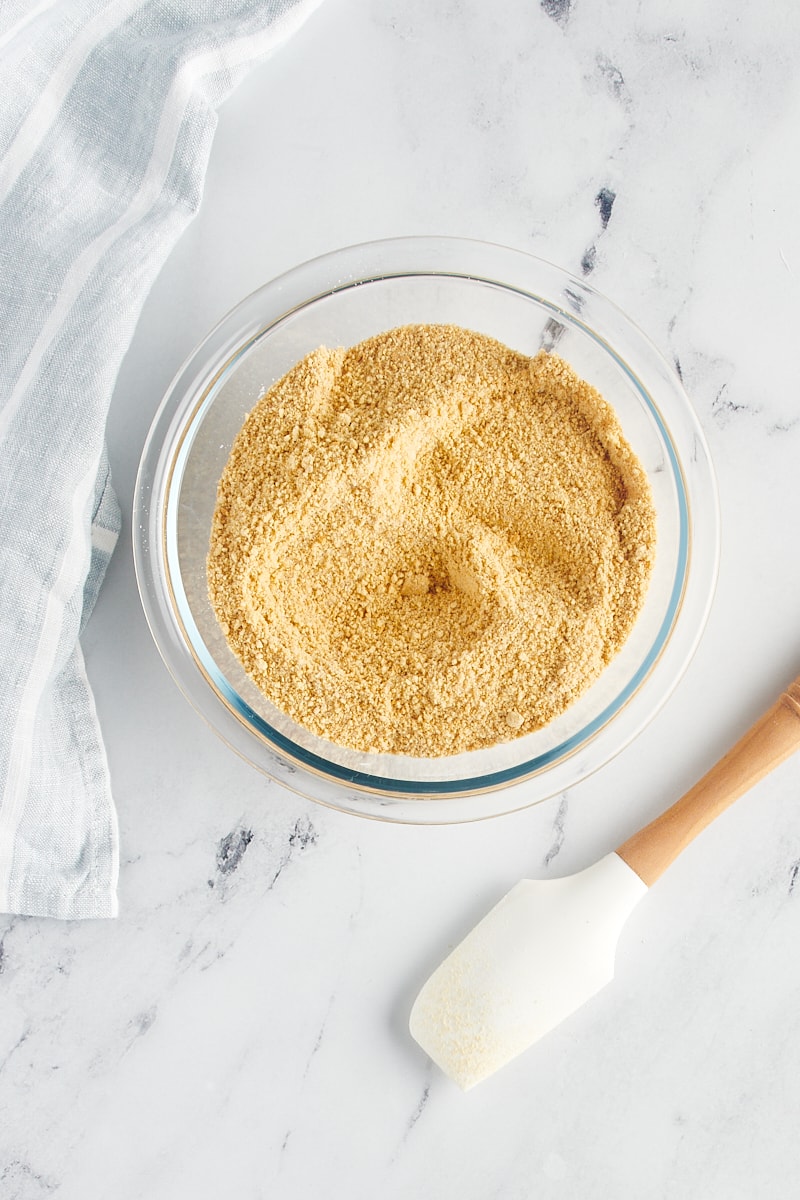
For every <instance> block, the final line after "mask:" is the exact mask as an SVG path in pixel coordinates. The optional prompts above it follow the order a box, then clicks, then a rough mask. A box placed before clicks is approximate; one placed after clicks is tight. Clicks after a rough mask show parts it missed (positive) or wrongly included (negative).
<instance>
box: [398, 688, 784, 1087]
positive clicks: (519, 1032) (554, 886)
mask: <svg viewBox="0 0 800 1200" xmlns="http://www.w3.org/2000/svg"><path fill="white" fill-rule="evenodd" d="M798 748H800V677H798V679H796V680H795V681H794V683H793V684H791V686H790V687H789V688H787V690H786V691H785V692H784V693H783V694H782V695H781V696H780V697H779V699H778V700H777V701H776V702H775V704H773V706H772V707H771V708H770V709H769V711H768V712H766V713H765V714H764V716H763V717H761V719H760V720H759V721H758V722H757V723H756V724H755V725H754V726H753V727H752V729H750V731H749V732H748V733H746V734H745V735H744V737H743V738H742V739H741V740H740V741H739V742H737V744H736V745H735V746H734V747H733V749H732V750H730V751H729V752H728V753H727V754H726V755H725V757H724V758H722V759H721V760H720V761H719V762H718V763H717V764H716V766H714V767H712V769H711V770H710V771H709V772H708V774H707V775H705V776H704V777H703V779H701V780H700V782H699V783H697V784H695V786H694V787H693V788H692V789H691V790H690V791H688V792H687V793H686V795H685V796H683V797H682V799H680V800H679V801H678V802H677V804H673V806H672V807H671V808H669V809H667V811H666V812H665V813H663V814H662V816H660V817H657V818H656V820H654V821H653V822H651V824H650V825H648V826H647V827H646V828H644V829H642V830H641V831H640V832H639V833H636V834H634V836H633V837H631V838H629V839H628V841H627V842H624V843H623V844H622V845H621V846H620V847H619V848H618V849H617V850H616V851H615V852H613V853H611V854H607V855H606V856H605V858H601V859H600V861H599V862H597V863H595V864H594V865H593V866H591V867H588V868H587V869H586V870H585V871H581V872H579V873H578V874H576V875H570V876H568V877H566V878H563V879H548V880H529V879H525V880H522V882H520V883H518V884H517V886H516V887H514V888H512V890H511V891H510V892H509V893H508V895H507V896H505V897H504V898H503V899H502V900H501V901H500V903H499V904H497V905H496V906H495V907H494V908H493V909H492V910H491V912H490V913H489V914H488V915H487V916H486V917H484V919H483V920H482V921H481V922H480V924H478V925H477V926H476V927H475V928H474V929H473V930H472V932H471V933H470V934H468V935H467V937H466V938H465V939H464V941H463V942H461V944H460V945H459V946H457V947H456V949H455V950H454V951H453V952H452V954H450V956H449V957H448V958H447V959H445V961H444V962H443V963H442V965H441V966H440V967H439V968H438V969H437V970H436V971H435V972H434V973H433V975H432V976H431V977H430V979H429V980H428V982H427V983H426V984H425V986H424V987H423V988H422V991H421V992H420V994H419V996H418V997H417V1000H416V1002H415V1004H414V1007H413V1009H412V1011H411V1019H410V1028H411V1034H412V1036H413V1037H414V1038H415V1039H416V1041H417V1042H419V1044H420V1046H422V1048H423V1049H424V1050H425V1051H426V1052H427V1053H428V1054H429V1055H430V1057H431V1058H432V1059H433V1061H434V1062H435V1063H437V1064H438V1066H439V1067H441V1068H442V1070H443V1071H444V1072H445V1073H446V1074H447V1075H449V1076H450V1077H451V1078H452V1079H454V1080H455V1081H456V1083H458V1084H459V1085H460V1086H461V1087H462V1088H464V1090H467V1089H468V1088H471V1087H473V1086H474V1085H475V1084H476V1083H479V1082H480V1081H481V1080H482V1079H485V1078H486V1077H487V1076H488V1075H491V1074H493V1072H495V1071H496V1070H498V1068H500V1067H502V1066H503V1065H504V1064H505V1063H507V1062H509V1061H510V1060H511V1059H513V1058H515V1057H516V1056H517V1055H518V1054H520V1053H522V1051H523V1050H526V1049H527V1048H528V1047H529V1046H531V1045H532V1044H533V1043H534V1042H536V1041H537V1040H538V1039H539V1038H540V1037H542V1035H543V1034H545V1033H547V1032H548V1031H549V1030H551V1029H553V1028H554V1027H555V1026H556V1025H558V1024H559V1023H560V1022H561V1021H563V1020H564V1019H565V1017H568V1016H569V1015H570V1014H571V1013H573V1012H575V1010H576V1009H578V1008H580V1006H581V1005H582V1004H585V1003H586V1001H587V1000H589V999H590V998H591V997H592V996H594V995H595V994H596V993H597V992H598V991H600V989H601V988H602V987H604V985H605V984H607V983H610V982H611V980H612V978H613V976H614V957H615V952H616V947H617V941H618V939H619V935H620V932H621V931H622V927H623V925H624V924H625V921H626V920H627V918H628V916H629V914H630V912H631V911H632V909H633V908H634V906H635V905H636V903H637V901H639V900H640V899H641V898H642V896H643V895H644V894H645V893H646V891H647V889H648V888H649V887H650V885H651V884H653V883H655V881H656V880H657V879H658V878H659V876H660V875H661V874H662V873H663V872H664V871H665V870H666V869H667V867H668V866H669V865H670V863H672V862H673V861H674V860H675V858H676V857H677V856H678V854H680V852H681V850H683V849H684V848H685V847H686V846H687V845H688V844H689V842H691V841H692V840H693V839H694V838H695V837H696V836H697V835H698V833H700V832H701V831H702V830H703V829H705V827H706V826H707V825H708V824H710V822H711V821H713V820H714V818H715V817H717V816H719V814H720V813H721V812H723V811H724V810H725V809H726V808H727V807H728V806H729V805H730V804H732V803H733V801H734V800H736V799H737V798H738V797H739V796H741V795H742V794H743V793H744V792H746V791H747V790H748V789H749V788H751V787H753V785H754V784H756V783H757V782H758V781H759V779H761V778H763V776H764V775H766V774H767V773H768V772H769V771H771V770H773V769H774V768H775V767H777V766H778V765H779V764H780V763H781V762H783V760H784V759H785V758H788V756H789V755H790V754H791V753H792V752H793V751H795V750H797V749H798Z"/></svg>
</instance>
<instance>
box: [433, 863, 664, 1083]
mask: <svg viewBox="0 0 800 1200" xmlns="http://www.w3.org/2000/svg"><path fill="white" fill-rule="evenodd" d="M646 891H647V887H646V885H645V884H644V883H642V881H641V879H640V878H639V876H638V875H636V874H635V873H634V872H633V871H632V870H631V869H630V867H629V866H628V865H627V863H624V862H623V861H622V859H621V858H619V857H618V856H617V855H616V854H609V855H607V856H606V857H605V858H602V859H601V860H600V861H599V862H597V863H595V864H594V866H591V867H589V868H587V870H585V871H581V872H580V873H579V874H577V875H570V876H568V877H567V878H565V879H550V880H538V881H537V880H531V879H523V880H522V882H521V883H518V884H517V886H516V887H515V888H512V890H511V891H510V892H509V893H508V895H507V896H505V897H504V898H503V899H502V900H501V901H500V903H499V904H497V905H496V906H495V907H494V908H493V909H492V911H491V912H490V913H489V914H488V915H487V916H486V917H484V919H483V920H482V921H481V922H480V924H479V925H476V927H475V928H474V929H473V930H472V932H471V933H470V934H469V935H468V936H467V937H466V938H465V939H464V941H463V942H461V944H460V945H459V946H457V947H456V949H455V950H454V951H453V952H452V954H451V955H450V956H449V958H447V959H445V961H444V962H443V963H442V965H441V966H440V967H439V968H438V969H437V970H436V971H435V972H434V973H433V975H432V976H431V977H430V979H429V980H428V982H427V983H426V984H425V986H424V987H423V989H422V991H421V992H420V994H419V996H418V997H417V1000H416V1003H415V1004H414V1007H413V1009H412V1011H411V1020H410V1028H411V1034H412V1036H413V1037H414V1038H415V1039H416V1041H417V1042H419V1044H420V1045H421V1046H422V1048H423V1049H424V1050H425V1051H427V1053H428V1054H429V1055H430V1057H431V1058H432V1059H433V1061H434V1062H435V1063H436V1064H437V1065H438V1066H439V1067H441V1068H442V1070H443V1071H444V1072H445V1073H446V1074H447V1075H449V1076H450V1078H451V1079H454V1080H455V1081H456V1083H457V1084H459V1085H460V1086H461V1087H462V1088H464V1089H465V1090H466V1089H468V1088H471V1087H472V1086H473V1085H474V1084H476V1083H479V1082H480V1081H481V1079H484V1078H485V1077H486V1076H487V1075H491V1074H492V1073H493V1072H494V1071H496V1070H497V1069H498V1068H499V1067H502V1066H503V1065H504V1064H505V1063H507V1062H508V1061H509V1060H510V1059H512V1058H515V1057H516V1056H517V1055H518V1054H520V1053H521V1052H522V1051H523V1050H525V1049H526V1048H527V1047H528V1046H530V1045H531V1044H532V1043H533V1042H535V1041H537V1040H538V1039H539V1038H540V1037H541V1036H542V1035H543V1034H545V1033H547V1032H548V1030H550V1029H552V1028H553V1027H554V1026H555V1025H557V1024H558V1023H559V1022H560V1021H563V1020H564V1018H565V1017H567V1016H569V1014H570V1013H572V1012H574V1011H575V1010H576V1009H577V1008H580V1006H581V1005H582V1004H585V1002H586V1001H587V1000H589V999H590V998H591V997H592V996H593V995H594V994H595V993H596V992H598V991H599V990H600V989H601V988H602V987H603V986H604V985H605V984H606V983H609V982H610V980H611V979H612V978H613V975H614V955H615V952H616V948H617V939H618V938H619V933H620V930H621V929H622V926H623V925H624V923H625V920H626V918H627V916H628V914H629V913H630V911H631V909H632V908H633V906H634V905H635V904H636V902H637V900H639V899H640V897H641V896H643V895H644V893H645V892H646Z"/></svg>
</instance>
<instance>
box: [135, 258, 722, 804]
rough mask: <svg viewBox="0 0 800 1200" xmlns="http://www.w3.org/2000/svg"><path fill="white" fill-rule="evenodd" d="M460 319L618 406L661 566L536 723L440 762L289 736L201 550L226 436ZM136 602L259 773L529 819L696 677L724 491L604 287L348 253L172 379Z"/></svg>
mask: <svg viewBox="0 0 800 1200" xmlns="http://www.w3.org/2000/svg"><path fill="white" fill-rule="evenodd" d="M417 322H430V323H448V324H456V325H462V326H466V327H468V328H470V329H473V330H476V331H478V332H480V333H484V334H489V335H491V336H492V337H495V338H497V339H499V340H500V341H501V342H504V343H506V344H507V345H509V346H511V347H513V348H514V349H515V350H518V351H521V352H523V353H525V354H528V355H534V354H536V353H537V351H539V350H540V349H542V348H544V349H547V350H555V351H557V353H558V354H559V355H561V356H562V357H563V358H565V359H566V360H567V361H568V362H569V363H570V364H571V365H572V366H573V367H574V368H575V370H576V371H577V372H578V374H579V375H581V376H583V378H584V379H586V380H588V381H589V382H590V383H591V384H593V385H594V386H595V387H596V388H597V389H598V390H599V391H600V392H602V394H603V395H604V396H605V397H606V399H607V400H608V401H609V402H610V403H611V405H612V406H613V408H614V409H615V410H616V413H617V416H618V418H619V420H620V423H621V425H622V428H623V430H624V433H625V436H626V438H627V439H628V441H629V442H630V444H631V446H632V447H633V449H634V450H635V451H636V453H637V454H638V456H639V458H640V460H641V462H642V464H643V466H644V468H645V470H646V471H647V474H648V477H649V479H650V484H651V487H652V491H653V497H654V502H655V506H656V513H657V547H656V562H655V567H654V573H653V577H652V581H651V584H650V588H649V591H648V595H647V599H646V602H645V605H644V608H643V610H642V612H641V614H640V616H639V619H638V621H637V622H636V625H635V626H634V628H633V630H632V632H631V634H630V636H629V638H628V640H627V642H626V643H625V645H624V646H623V648H622V650H621V651H620V652H619V654H617V656H616V657H615V658H614V659H613V661H612V662H611V664H610V665H609V666H608V667H607V668H606V670H605V671H604V672H603V674H602V675H601V676H600V678H599V679H598V680H597V681H596V683H595V684H594V685H593V686H592V687H591V688H590V689H589V690H588V691H587V692H586V693H585V694H584V695H583V696H582V697H581V698H580V699H579V700H578V701H577V702H576V703H574V704H573V705H572V706H571V707H570V708H569V709H567V711H566V712H564V713H563V714H562V715H561V716H560V717H558V719H556V720H554V721H552V722H551V723H550V724H549V725H547V726H546V727H545V728H543V729H540V730H538V731H537V732H535V733H532V734H528V735H526V736H524V737H521V738H517V739H515V740H513V741H509V742H505V743H502V744H499V745H496V746H492V747H490V748H488V749H480V750H474V751H470V752H469V753H464V754H459V755H454V756H452V757H444V758H426V759H423V758H411V757H406V756H401V755H389V754H364V753H360V752H356V751H353V750H349V749H346V748H343V747H340V746H336V745H334V744H333V743H331V742H328V741H325V740H324V739H322V738H319V737H316V736H315V735H314V734H312V733H310V732H309V731H308V730H306V729H303V728H302V727H300V726H298V725H296V724H295V723H294V722H293V721H291V720H290V719H289V718H288V717H286V716H285V715H284V714H283V713H281V712H280V711H279V710H278V709H277V708H275V707H274V706H273V705H272V704H271V703H270V702H269V701H268V700H267V699H266V698H265V697H264V696H263V695H262V694H261V692H260V691H259V690H258V689H257V687H256V686H255V684H254V683H253V682H252V681H251V680H250V679H249V678H248V677H247V675H246V674H245V673H244V670H243V668H242V667H241V665H240V664H239V662H238V660H237V659H236V658H235V656H234V655H233V653H232V652H231V650H230V649H229V647H228V645H227V643H226V641H225V638H224V636H223V634H222V631H221V630H220V628H219V626H218V624H217V621H216V619H215V617H214V614H213V612H212V609H211V605H210V603H209V599H208V594H207V586H206V555H207V552H208V542H209V531H210V527H211V519H212V514H213V511H214V505H215V499H216V488H217V482H218V480H219V477H220V475H221V473H222V470H223V467H224V466H225V463H226V461H227V458H228V454H229V452H230V448H231V444H232V442H233V439H234V437H235V436H236V434H237V432H238V430H239V429H240V427H241V425H242V423H243V422H244V419H245V417H246V416H247V414H248V412H249V410H250V409H251V408H252V407H253V405H254V404H255V402H256V401H257V400H258V399H259V397H260V396H261V395H263V393H264V392H265V390H266V389H267V388H268V387H269V386H270V385H271V384H272V383H274V382H275V380H277V379H279V378H280V377H281V376H282V375H283V374H285V372H286V371H287V370H288V369H289V368H290V367H291V366H293V364H294V363H296V362H297V361H298V360H299V359H301V358H303V357H304V356H305V355H306V354H307V353H309V352H310V351H311V350H314V349H316V348H317V347H318V346H321V345H326V346H329V347H334V346H348V345H353V344H354V343H356V342H359V341H362V340H363V339H364V338H367V337H370V336H372V335H373V334H376V333H379V332H381V331H384V330H387V329H391V328H393V327H395V326H398V325H405V324H410V323H417ZM133 530H134V556H135V563H136V574H137V579H138V582H139V589H140V592H141V597H142V603H143V605H144V610H145V613H146V615H147V619H148V622H149V624H150V628H151V630H152V633H153V637H154V638H155V641H156V644H157V645H158V648H159V650H160V651H161V654H162V656H163V658H164V660H165V662H166V664H167V666H168V668H169V669H170V671H171V672H172V674H173V676H174V677H175V679H176V681H177V683H178V685H179V687H180V688H181V689H182V691H183V692H184V694H185V695H186V696H187V698H188V699H189V700H190V701H191V703H192V704H193V705H194V706H195V708H196V709H197V710H198V711H199V712H200V713H201V714H202V715H203V716H204V717H205V718H206V720H207V721H208V722H209V724H210V725H211V726H212V728H213V729H214V730H215V731H216V732H217V733H218V734H219V735H220V736H221V737H222V738H224V739H225V741H226V742H227V743H228V744H229V745H230V746H231V747H232V748H233V749H234V750H236V751H238V752H239V753H240V754H241V755H243V756H244V758H246V759H247V760H249V762H251V763H252V764H253V765H254V766H256V767H257V768H259V769H260V770H261V771H263V772H265V773H266V774H267V775H269V776H271V777H273V778H274V779H276V780H278V781H279V782H280V783H281V784H284V785H285V786H287V787H289V788H291V789H293V790H295V791H297V792H300V793H301V794H302V795H304V796H308V797H310V798H312V799H314V800H317V801H319V802H321V803H323V804H328V805H331V806H333V807H335V808H338V809H342V810H344V811H347V812H350V813H357V814H360V815H363V816H370V817H379V818H383V819H386V820H395V821H411V822H416V823H443V822H450V821H463V820H473V819H477V818H481V817H488V816H494V815H498V814H500V813H505V812H510V811H513V810H516V809H519V808H524V807H526V806H528V805H530V804H534V803H536V802H537V801H539V800H542V799H544V798H545V797H548V796H551V795H554V794H556V793H557V792H560V791H563V790H564V789H565V788H568V787H570V786H571V785H573V784H575V783H576V782H577V781H579V780H580V779H583V778H584V777H586V776H587V775H589V774H590V773H591V772H593V771H595V770H597V769H598V768H599V767H600V766H602V765H603V764H604V763H605V762H607V761H608V760H609V759H610V758H611V757H612V756H613V755H615V754H617V753H618V752H619V751H620V750H621V749H622V748H623V747H624V746H625V745H627V743H628V742H630V741H631V739H632V738H633V737H635V736H636V734H637V733H638V732H639V731H640V730H641V729H642V728H643V726H644V725H645V724H646V723H647V722H648V721H649V720H650V719H651V718H652V717H653V716H654V714H655V713H656V712H657V711H658V709H659V708H660V706H661V705H662V704H663V703H664V701H665V700H666V699H667V697H668V695H669V694H670V692H671V691H672V689H673V688H674V687H675V685H676V683H677V682H678V680H679V678H680V676H681V675H682V673H683V671H684V670H685V668H686V666H687V664H688V662H689V660H690V658H691V655H692V653H693V652H694V649H695V647H696V645H697V642H698V640H699V638H700V634H701V632H702V629H703V626H704V624H705V621H706V617H707V615H708V611H709V607H710V604H711V597H712V594H713V590H714V584H715V580H716V573H717V561H718V551H719V518H718V504H717V493H716V485H715V481H714V474H713V469H712V466H711V461H710V458H709V454H708V449H707V446H706V443H705V439H704V437H703V433H702V430H701V428H700V425H699V423H698V420H697V418H696V416H695V414H694V412H693V410H692V407H691V405H690V404H689V401H688V400H687V398H686V395H685V394H684V392H683V389H682V387H681V385H680V383H679V381H678V379H677V378H676V376H675V375H674V373H673V371H672V370H671V369H670V367H669V366H668V365H667V363H666V362H665V361H664V359H663V358H662V357H661V355H660V354H659V353H658V351H657V350H656V349H655V347H654V346H653V345H652V344H651V342H650V341H649V340H648V339H647V338H646V337H645V336H644V334H642V333H641V332H640V330H639V329H637V327H636V326H635V325H634V324H633V323H632V322H631V321H630V320H629V319H628V318H627V317H626V316H625V315H624V314H623V313H622V312H620V310H619V309H618V308H617V307H616V306H615V305H614V304H612V303H611V302H610V301H609V300H607V299H605V298H604V297H603V296H601V295H600V294H599V293H597V292H596V291H595V290H594V289H593V288H591V287H589V285H588V284H587V283H585V282H583V281H581V280H579V279H575V278H573V277H572V276H570V275H569V274H567V273H566V272H565V271H562V270H561V269H559V268H558V267H554V266H552V265H551V264H549V263H546V262H543V261H541V260H539V259H536V258H532V257H531V256H529V255H527V254H523V253H520V252H519V251H516V250H510V249H506V248H504V247H500V246H494V245H488V244H484V243H480V242H471V241H463V240H461V239H455V238H401V239H396V240H390V241H383V242H374V243H369V244H365V245H361V246H352V247H349V248H347V249H343V250H338V251H336V252H334V253H332V254H327V255H324V256H323V257H321V258H317V259H314V260H313V261H311V262H308V263H305V264H303V265H302V266H299V267H296V268H295V269H294V270H291V271H289V272H287V274H285V275H282V276H281V277H280V278H278V279H275V280H273V281H272V282H271V283H268V284H266V285H265V286H264V287H262V288H260V289H259V290H258V291H257V292H254V293H253V294H252V295H251V296H248V297H247V299H245V300H243V301H242V302H241V303H240V304H239V305H237V307H236V308H235V309H234V310H233V311H232V312H231V313H229V315H228V316H226V317H225V318H224V319H223V320H222V321H221V322H220V324H219V325H218V326H217V327H216V329H214V330H213V332H211V333H210V334H209V335H208V337H207V338H206V339H205V341H204V342H203V343H202V344H201V345H200V346H199V347H198V349H197V350H196V351H195V352H194V354H192V356H191V357H190V358H189V360H188V362H187V363H186V364H185V365H184V366H183V367H182V368H181V370H180V371H179V373H178V375H177V377H176V379H175V381H174V382H173V384H172V386H171V387H170V389H169V391H168V392H167V395H166V396H165V398H164V400H163V402H162V404H161V407H160V408H159V410H158V413H157V414H156V417H155V419H154V421H153V424H152V427H151V429H150V432H149V435H148V438H147V441H146V443H145V447H144V451H143V454H142V460H141V465H140V468H139V476H138V480H137V486H136V498H135V512H134V521H133Z"/></svg>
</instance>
